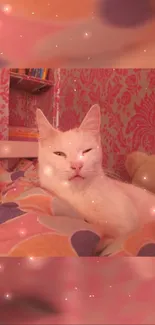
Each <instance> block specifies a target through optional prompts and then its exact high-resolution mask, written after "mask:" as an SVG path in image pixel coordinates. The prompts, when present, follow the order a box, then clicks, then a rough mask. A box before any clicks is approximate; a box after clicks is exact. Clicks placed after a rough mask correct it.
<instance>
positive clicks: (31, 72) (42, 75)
mask: <svg viewBox="0 0 155 325" xmlns="http://www.w3.org/2000/svg"><path fill="white" fill-rule="evenodd" d="M10 70H11V72H15V73H19V74H25V75H27V76H31V77H35V78H39V79H43V80H47V79H48V73H49V69H46V68H44V69H43V68H39V69H34V68H33V69H10Z"/></svg>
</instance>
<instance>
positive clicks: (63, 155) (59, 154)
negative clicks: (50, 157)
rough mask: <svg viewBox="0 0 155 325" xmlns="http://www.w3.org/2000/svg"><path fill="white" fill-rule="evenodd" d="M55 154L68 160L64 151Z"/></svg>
mask: <svg viewBox="0 0 155 325" xmlns="http://www.w3.org/2000/svg"><path fill="white" fill-rule="evenodd" d="M54 154H55V155H57V156H61V157H64V158H66V154H65V153H64V152H62V151H55V152H54Z"/></svg>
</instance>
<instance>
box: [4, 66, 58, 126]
mask: <svg viewBox="0 0 155 325" xmlns="http://www.w3.org/2000/svg"><path fill="white" fill-rule="evenodd" d="M49 79H50V80H52V81H54V72H53V70H52V69H50V74H49ZM53 89H54V87H51V88H50V90H48V91H47V92H43V93H41V94H39V95H31V94H29V93H27V92H25V91H21V90H20V91H19V90H17V89H10V94H9V124H10V125H11V126H23V127H35V112H36V107H39V108H41V109H42V110H43V112H44V113H45V115H46V116H47V117H48V118H49V120H50V121H51V122H52V116H51V112H52V107H53Z"/></svg>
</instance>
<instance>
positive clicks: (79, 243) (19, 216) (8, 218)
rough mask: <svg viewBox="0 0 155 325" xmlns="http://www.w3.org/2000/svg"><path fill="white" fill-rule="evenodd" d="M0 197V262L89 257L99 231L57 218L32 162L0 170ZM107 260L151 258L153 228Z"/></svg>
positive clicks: (62, 216) (56, 208)
mask: <svg viewBox="0 0 155 325" xmlns="http://www.w3.org/2000/svg"><path fill="white" fill-rule="evenodd" d="M0 191H1V204H0V256H43V257H46V256H93V254H94V251H95V247H96V245H97V243H98V242H99V240H100V238H101V236H103V235H104V234H103V229H102V230H101V229H100V228H98V227H97V226H96V227H95V226H94V225H91V224H89V223H86V222H85V221H83V220H80V219H77V218H75V217H74V215H73V217H69V216H68V215H67V213H63V209H62V207H61V206H60V202H59V201H58V199H57V198H56V197H52V196H51V195H49V194H48V193H46V192H45V191H44V190H43V189H41V188H40V187H39V185H38V177H37V161H33V162H32V161H29V160H25V159H23V160H21V161H20V162H19V164H18V166H17V167H16V168H15V169H14V171H13V172H11V173H10V172H7V171H6V170H4V169H3V167H0ZM112 254H113V255H118V256H136V255H140V256H144V255H145V256H146V255H149V256H150V255H151V256H155V223H154V224H148V225H146V227H145V228H144V229H143V230H142V231H139V233H136V234H135V235H134V236H132V237H130V238H129V239H128V240H127V241H126V242H124V243H123V246H122V245H121V246H120V247H117V248H116V250H115V251H114V252H112ZM102 255H104V252H103V254H102Z"/></svg>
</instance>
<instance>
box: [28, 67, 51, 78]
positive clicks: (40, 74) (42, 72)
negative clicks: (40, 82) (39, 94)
mask: <svg viewBox="0 0 155 325" xmlns="http://www.w3.org/2000/svg"><path fill="white" fill-rule="evenodd" d="M48 72H49V69H46V68H45V69H43V68H39V69H29V72H28V75H29V76H32V77H36V78H40V79H48Z"/></svg>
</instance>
